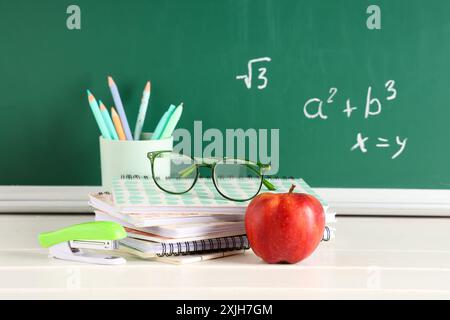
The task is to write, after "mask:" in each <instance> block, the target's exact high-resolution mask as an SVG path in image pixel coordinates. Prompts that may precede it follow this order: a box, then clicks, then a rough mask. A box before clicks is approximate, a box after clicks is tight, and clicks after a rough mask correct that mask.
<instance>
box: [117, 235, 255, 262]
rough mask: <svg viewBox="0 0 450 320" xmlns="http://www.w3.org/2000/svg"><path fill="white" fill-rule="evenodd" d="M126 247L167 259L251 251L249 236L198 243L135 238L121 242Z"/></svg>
mask: <svg viewBox="0 0 450 320" xmlns="http://www.w3.org/2000/svg"><path fill="white" fill-rule="evenodd" d="M119 242H120V245H121V246H125V247H128V248H131V249H134V250H137V251H139V252H140V253H141V256H143V255H145V256H147V257H167V256H178V255H188V254H193V253H195V254H198V253H212V252H226V251H240V250H248V249H250V247H249V243H248V239H247V236H245V235H240V236H233V237H223V238H214V239H207V240H198V241H184V242H177V243H160V242H152V241H146V240H140V239H135V238H129V237H128V238H125V239H121V240H119Z"/></svg>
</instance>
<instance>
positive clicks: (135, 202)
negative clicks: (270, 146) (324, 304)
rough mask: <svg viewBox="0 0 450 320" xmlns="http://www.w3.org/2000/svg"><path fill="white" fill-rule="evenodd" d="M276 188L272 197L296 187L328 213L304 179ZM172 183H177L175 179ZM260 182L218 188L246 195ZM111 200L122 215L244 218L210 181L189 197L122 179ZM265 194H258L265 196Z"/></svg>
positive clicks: (144, 180)
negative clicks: (247, 191) (310, 196)
mask: <svg viewBox="0 0 450 320" xmlns="http://www.w3.org/2000/svg"><path fill="white" fill-rule="evenodd" d="M269 180H270V182H271V183H272V184H273V185H274V186H275V188H276V191H272V192H275V193H286V192H287V191H288V190H289V189H290V187H291V186H292V185H293V184H295V185H296V186H297V188H296V189H295V192H302V193H307V194H311V195H313V196H314V197H316V198H317V199H319V201H320V202H321V203H322V206H323V208H324V211H325V213H328V211H329V205H328V203H326V202H325V201H324V200H323V199H322V198H321V197H320V196H319V195H318V194H317V193H316V192H314V190H313V189H312V188H311V187H310V186H309V185H308V184H307V183H306V182H305V181H304V180H303V179H269ZM173 183H176V179H175V180H174V182H173ZM259 183H260V180H259V179H253V178H239V179H227V182H226V183H223V184H222V185H221V188H226V189H227V190H228V192H229V193H234V194H240V193H241V194H246V192H245V189H249V188H254V187H255V184H259ZM112 189H113V199H114V203H115V205H116V206H117V207H118V208H120V211H121V212H122V213H156V212H157V213H161V212H172V213H175V212H183V213H184V214H189V213H195V214H199V213H210V214H214V213H220V214H244V213H245V209H246V208H247V206H248V203H249V201H247V202H235V201H230V200H227V199H225V198H223V197H222V196H221V195H219V194H218V192H217V190H216V188H215V186H214V184H213V182H212V180H211V179H210V178H200V179H198V181H197V183H196V185H195V186H194V188H193V189H192V190H191V191H189V192H188V193H185V194H181V195H173V194H169V193H167V192H164V191H161V190H160V189H159V188H158V187H157V186H156V184H155V183H154V182H153V180H152V178H151V177H146V176H145V177H142V176H123V177H121V178H117V179H115V180H114V181H113V188H112ZM265 191H268V190H264V187H263V189H262V190H261V192H265Z"/></svg>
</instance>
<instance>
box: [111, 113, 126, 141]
mask: <svg viewBox="0 0 450 320" xmlns="http://www.w3.org/2000/svg"><path fill="white" fill-rule="evenodd" d="M111 117H112V121H113V122H114V127H115V128H116V131H117V135H118V136H119V140H127V138H126V136H125V131H123V127H122V122H121V121H120V117H119V115H118V114H117V111H116V109H114V107H112V108H111Z"/></svg>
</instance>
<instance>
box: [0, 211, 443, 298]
mask: <svg viewBox="0 0 450 320" xmlns="http://www.w3.org/2000/svg"><path fill="white" fill-rule="evenodd" d="M92 219H93V217H92V216H91V215H73V214H72V215H7V214H5V215H0V237H1V241H0V298H2V299H5V298H26V299H28V298H40V299H54V298H58V299H79V298H80V299H89V298H100V299H103V298H105V299H111V298H113V299H115V298H117V299H128V298H129V299H131V298H133V299H155V298H159V299H166V298H167V299H313V298H314V299H316V298H319V299H322V298H323V299H330V298H337V299H344V298H356V299H367V298H383V299H390V298H450V219H446V218H386V217H384V218H370V217H340V218H339V219H338V223H337V225H336V227H337V235H336V238H335V239H333V240H332V241H331V242H329V243H324V244H321V246H320V247H319V248H318V250H317V251H316V252H315V253H314V254H313V255H312V256H311V257H310V258H308V259H307V260H305V261H303V262H301V263H299V264H296V265H267V264H264V263H263V262H262V261H261V260H260V259H259V258H258V257H256V256H255V255H254V254H253V252H251V251H248V252H246V253H245V254H243V255H239V256H233V257H228V258H225V259H218V260H213V261H206V262H201V263H196V264H190V265H182V266H176V265H169V264H163V263H161V262H154V261H144V260H137V259H129V260H128V262H127V264H126V265H124V266H97V265H88V264H81V263H73V262H67V261H61V260H55V259H50V258H48V256H47V250H45V249H41V248H39V246H38V243H37V235H38V234H39V233H40V232H43V231H50V230H54V229H57V228H60V227H64V226H68V225H71V224H75V223H80V222H84V221H90V220H92Z"/></svg>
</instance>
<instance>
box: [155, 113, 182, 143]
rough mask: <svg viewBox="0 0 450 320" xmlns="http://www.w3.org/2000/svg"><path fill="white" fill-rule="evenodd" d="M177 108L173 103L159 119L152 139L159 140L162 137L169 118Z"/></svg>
mask: <svg viewBox="0 0 450 320" xmlns="http://www.w3.org/2000/svg"><path fill="white" fill-rule="evenodd" d="M175 109H176V107H175V106H174V105H173V104H171V105H170V107H169V109H168V110H167V111H166V112H165V113H164V115H163V116H162V117H161V120H159V122H158V125H157V126H156V129H155V131H154V132H153V135H152V140H158V139H159V138H160V137H161V134H162V133H163V132H164V128H165V127H166V125H167V121H168V120H169V118H170V116H171V115H172V113H173V112H174V111H175Z"/></svg>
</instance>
